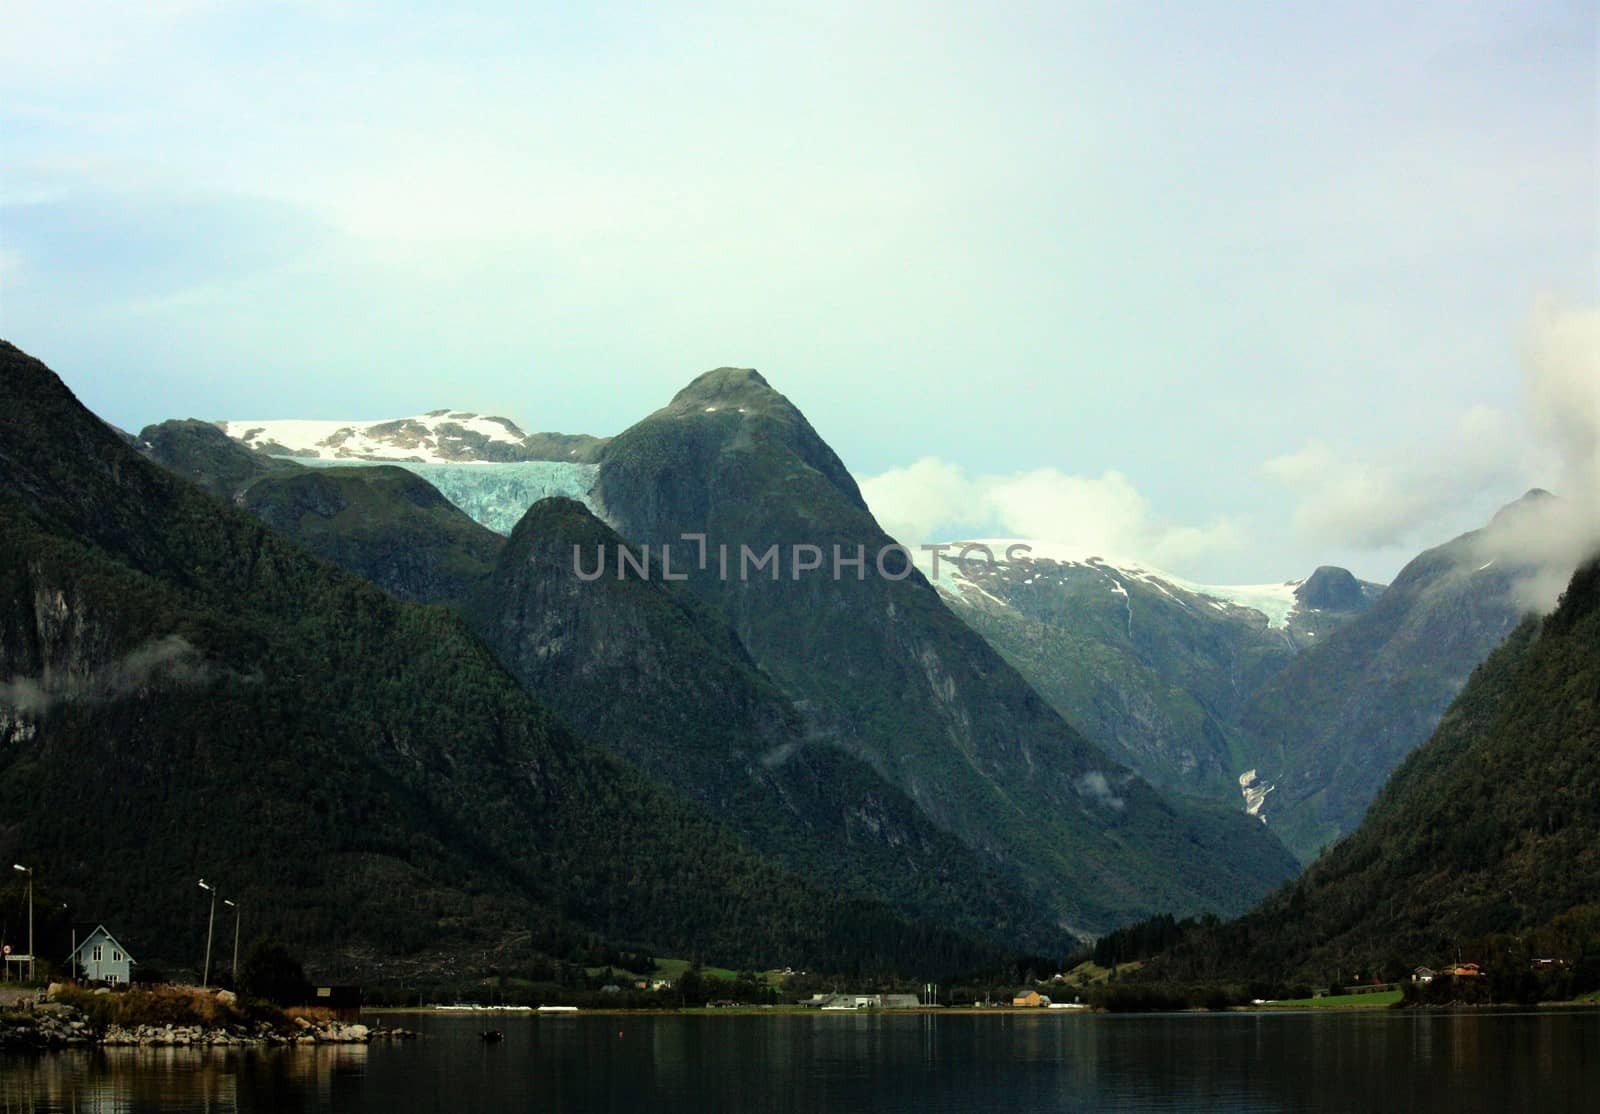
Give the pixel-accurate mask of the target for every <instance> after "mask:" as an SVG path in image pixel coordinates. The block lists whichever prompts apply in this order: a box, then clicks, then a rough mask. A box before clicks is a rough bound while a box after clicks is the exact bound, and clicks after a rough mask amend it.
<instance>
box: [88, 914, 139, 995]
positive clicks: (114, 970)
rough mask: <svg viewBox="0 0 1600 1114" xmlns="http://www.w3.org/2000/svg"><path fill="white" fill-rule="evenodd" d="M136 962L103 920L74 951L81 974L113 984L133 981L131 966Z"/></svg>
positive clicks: (92, 979) (125, 983) (97, 980)
mask: <svg viewBox="0 0 1600 1114" xmlns="http://www.w3.org/2000/svg"><path fill="white" fill-rule="evenodd" d="M136 962H138V961H137V960H135V959H134V958H133V956H131V955H129V954H128V949H127V948H125V947H123V946H122V945H121V944H120V943H118V942H117V939H116V937H114V936H112V935H111V933H110V932H108V931H106V926H105V925H103V924H97V925H95V926H94V929H93V930H92V931H91V932H90V933H89V935H88V936H86V937H84V940H83V943H81V944H79V945H78V950H77V951H75V952H73V953H72V965H73V970H75V971H76V972H77V974H78V977H79V978H83V979H88V980H89V981H90V982H103V983H109V984H110V985H112V986H127V985H128V983H130V982H132V981H133V976H132V972H131V968H132V967H133V965H134V964H135V963H136Z"/></svg>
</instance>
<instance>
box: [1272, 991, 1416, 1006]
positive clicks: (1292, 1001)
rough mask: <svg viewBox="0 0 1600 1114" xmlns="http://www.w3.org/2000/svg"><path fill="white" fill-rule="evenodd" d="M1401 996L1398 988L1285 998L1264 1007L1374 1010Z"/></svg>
mask: <svg viewBox="0 0 1600 1114" xmlns="http://www.w3.org/2000/svg"><path fill="white" fill-rule="evenodd" d="M1400 998H1401V992H1400V991H1398V990H1382V991H1379V992H1378V993H1376V994H1329V995H1327V996H1326V997H1323V998H1283V999H1280V1000H1278V1001H1275V1002H1273V1003H1271V1004H1270V1005H1267V1006H1262V1007H1260V1008H1262V1009H1272V1010H1373V1009H1378V1008H1380V1007H1382V1006H1392V1005H1394V1004H1395V1003H1396V1002H1398V1001H1399V1000H1400Z"/></svg>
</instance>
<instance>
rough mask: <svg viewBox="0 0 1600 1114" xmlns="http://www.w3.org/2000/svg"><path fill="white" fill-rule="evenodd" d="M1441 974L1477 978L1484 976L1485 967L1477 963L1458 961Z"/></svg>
mask: <svg viewBox="0 0 1600 1114" xmlns="http://www.w3.org/2000/svg"><path fill="white" fill-rule="evenodd" d="M1439 974H1441V975H1450V976H1452V977H1454V978H1458V979H1476V978H1481V977H1482V976H1483V968H1481V967H1479V966H1478V965H1477V964H1476V963H1457V964H1456V965H1455V966H1454V967H1446V968H1445V969H1444V970H1443V971H1440V972H1439Z"/></svg>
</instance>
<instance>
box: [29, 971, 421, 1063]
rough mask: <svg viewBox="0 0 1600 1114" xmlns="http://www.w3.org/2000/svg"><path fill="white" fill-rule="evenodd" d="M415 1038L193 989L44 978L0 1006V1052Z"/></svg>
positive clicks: (230, 994) (404, 1032) (387, 1028)
mask: <svg viewBox="0 0 1600 1114" xmlns="http://www.w3.org/2000/svg"><path fill="white" fill-rule="evenodd" d="M416 1036H417V1034H416V1033H415V1032H412V1031H411V1030H409V1029H403V1028H400V1027H398V1026H386V1025H381V1024H371V1025H368V1024H365V1023H362V1022H349V1021H343V1020H340V1019H339V1018H337V1017H334V1016H333V1015H332V1014H330V1013H329V1011H327V1010H318V1009H298V1008H289V1009H280V1008H279V1007H277V1006H275V1005H272V1004H271V1003H268V1002H264V1001H260V1000H254V999H246V1000H244V1001H241V1000H240V999H239V998H238V996H237V995H235V994H234V993H233V992H231V991H228V990H210V989H201V988H199V987H175V986H163V987H152V988H136V989H131V990H125V991H119V992H110V991H107V990H104V989H101V990H89V989H86V988H83V987H77V986H68V985H64V984H60V983H52V984H51V985H50V986H49V987H48V988H47V989H45V990H44V991H42V992H41V993H40V994H39V995H38V997H37V999H36V1000H32V1001H29V1002H26V1003H19V1004H17V1005H16V1006H13V1007H12V1008H8V1009H4V1010H0V1052H12V1051H24V1052H26V1051H40V1052H48V1051H60V1050H64V1049H69V1048H86V1047H99V1048H211V1047H250V1046H284V1045H322V1044H341V1045H348V1044H368V1043H370V1042H372V1041H378V1040H409V1039H412V1038H414V1037H416Z"/></svg>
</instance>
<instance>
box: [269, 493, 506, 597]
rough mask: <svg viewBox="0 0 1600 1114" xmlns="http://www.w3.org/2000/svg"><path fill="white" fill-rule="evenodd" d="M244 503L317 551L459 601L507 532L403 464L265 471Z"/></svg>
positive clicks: (407, 589) (402, 593)
mask: <svg viewBox="0 0 1600 1114" xmlns="http://www.w3.org/2000/svg"><path fill="white" fill-rule="evenodd" d="M239 502H240V505H241V506H243V507H245V508H246V509H247V510H249V511H252V512H254V513H255V514H256V515H257V516H258V517H259V518H260V519H261V521H263V522H265V523H266V524H267V525H268V526H271V527H272V528H273V529H275V530H278V531H280V532H282V533H284V534H287V535H288V536H289V537H291V538H293V539H294V540H295V541H296V542H298V543H299V544H300V545H301V546H303V547H304V548H305V549H307V550H309V551H310V552H312V553H314V554H316V555H317V556H318V557H322V558H325V559H327V560H329V561H332V562H333V563H334V564H336V565H339V566H341V567H343V568H346V569H349V570H350V571H351V572H354V573H357V574H359V575H361V576H364V577H366V578H367V579H368V580H370V581H372V582H373V583H374V584H376V585H378V586H379V587H380V588H384V589H386V590H388V591H390V592H393V593H394V594H395V595H397V596H399V597H400V598H401V599H407V600H414V601H416V602H418V603H447V602H460V601H461V600H463V599H464V598H465V597H466V594H467V592H468V591H469V590H470V589H471V588H472V587H473V586H474V585H476V584H477V583H478V582H479V581H481V580H483V579H484V578H485V577H486V576H488V575H489V573H490V572H491V571H492V570H493V569H494V565H495V561H496V559H497V558H498V556H499V553H500V549H501V547H502V546H503V545H504V544H505V539H504V538H502V537H501V536H500V535H498V534H496V533H495V532H494V531H492V530H489V529H487V528H485V527H483V526H479V525H478V524H477V523H476V522H474V521H472V519H470V518H468V517H467V516H466V515H465V514H464V513H463V512H462V511H460V510H459V509H457V507H456V506H455V505H454V504H453V503H451V502H450V501H449V500H447V499H446V498H445V497H444V496H443V495H441V494H439V492H438V490H437V489H436V488H435V487H434V486H433V485H432V484H430V483H428V481H426V480H424V479H422V478H421V477H420V476H417V475H415V474H413V473H412V472H409V471H407V470H406V469H404V468H395V467H389V466H377V467H355V468H316V469H311V468H304V469H298V470H296V471H295V472H293V473H290V474H287V475H273V476H265V477H262V478H261V479H259V480H257V481H256V482H255V483H253V484H251V485H250V487H249V488H248V490H246V491H245V492H244V493H243V495H241V496H240V497H239Z"/></svg>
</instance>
